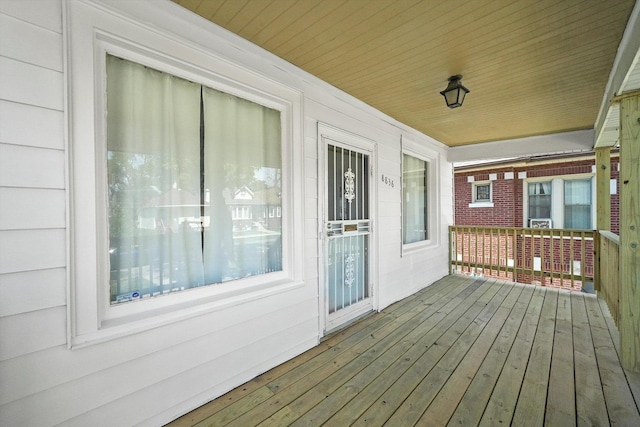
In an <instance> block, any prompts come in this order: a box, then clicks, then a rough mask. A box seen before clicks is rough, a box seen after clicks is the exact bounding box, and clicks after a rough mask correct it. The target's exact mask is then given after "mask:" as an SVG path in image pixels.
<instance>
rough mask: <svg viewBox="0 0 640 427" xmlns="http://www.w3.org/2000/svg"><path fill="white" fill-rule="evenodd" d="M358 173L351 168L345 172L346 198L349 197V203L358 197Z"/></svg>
mask: <svg viewBox="0 0 640 427" xmlns="http://www.w3.org/2000/svg"><path fill="white" fill-rule="evenodd" d="M355 177H356V174H354V173H353V171H352V170H351V168H349V169H347V171H346V172H345V173H344V198H345V199H347V201H348V202H349V204H351V202H352V201H353V199H355V198H356V194H355V192H354V190H355V188H356V181H355V179H354V178H355Z"/></svg>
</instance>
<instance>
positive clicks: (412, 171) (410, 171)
mask: <svg viewBox="0 0 640 427" xmlns="http://www.w3.org/2000/svg"><path fill="white" fill-rule="evenodd" d="M428 167H429V163H428V162H426V161H424V160H422V159H419V158H417V157H413V156H410V155H408V154H403V157H402V242H403V243H404V244H407V243H415V242H420V241H423V240H428V239H429V215H428V189H429V186H428V176H429V174H428Z"/></svg>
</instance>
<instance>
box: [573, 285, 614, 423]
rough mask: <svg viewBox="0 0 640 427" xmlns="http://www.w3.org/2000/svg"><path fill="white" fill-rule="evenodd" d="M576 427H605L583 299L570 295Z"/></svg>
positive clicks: (598, 381) (602, 402)
mask: <svg viewBox="0 0 640 427" xmlns="http://www.w3.org/2000/svg"><path fill="white" fill-rule="evenodd" d="M571 315H572V316H573V349H574V356H573V357H574V361H575V362H574V363H575V378H576V413H577V425H578V426H602V425H608V423H609V418H608V416H607V406H606V404H605V401H604V393H603V392H602V383H601V382H600V372H599V370H598V363H597V359H596V354H595V350H594V348H593V340H592V338H591V329H590V327H589V320H588V318H587V310H586V307H585V304H584V296H582V295H571Z"/></svg>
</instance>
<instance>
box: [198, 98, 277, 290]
mask: <svg viewBox="0 0 640 427" xmlns="http://www.w3.org/2000/svg"><path fill="white" fill-rule="evenodd" d="M203 102H204V128H205V133H204V158H205V166H204V177H205V178H204V187H205V189H206V191H207V194H210V203H209V204H208V205H207V206H206V212H205V216H207V217H210V218H211V227H209V228H207V229H205V233H204V257H205V260H207V266H206V273H205V274H206V281H207V283H217V282H221V281H225V280H231V279H237V278H241V277H245V276H250V275H254V274H260V273H263V272H269V271H276V270H279V269H281V266H280V265H274V263H278V264H279V262H280V256H281V255H280V254H281V246H282V243H281V239H280V230H281V228H282V227H281V222H280V221H281V218H279V217H267V216H266V215H264V212H265V208H267V212H268V209H275V208H276V207H281V201H280V192H281V183H280V178H281V170H280V165H281V163H282V156H281V149H280V147H281V137H280V135H281V129H280V127H281V125H280V112H279V111H277V110H273V109H270V108H267V107H264V106H262V105H259V104H256V103H254V102H251V101H247V100H245V99H242V98H238V97H236V96H233V95H230V94H227V93H224V92H220V91H217V90H214V89H210V88H207V87H205V88H204V89H203ZM256 180H257V181H261V182H259V183H257V185H256ZM240 193H242V195H241V196H240ZM236 195H238V196H236ZM233 210H239V211H242V212H245V213H246V214H243V215H242V216H241V217H239V218H237V219H238V220H241V221H234V220H232V217H231V212H232V211H233Z"/></svg>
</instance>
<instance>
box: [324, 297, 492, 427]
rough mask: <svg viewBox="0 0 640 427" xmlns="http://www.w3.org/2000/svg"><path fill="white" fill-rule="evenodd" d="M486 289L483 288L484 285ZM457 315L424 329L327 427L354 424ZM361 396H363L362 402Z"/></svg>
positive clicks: (461, 305)
mask: <svg viewBox="0 0 640 427" xmlns="http://www.w3.org/2000/svg"><path fill="white" fill-rule="evenodd" d="M485 286H486V285H485ZM482 292H485V290H479V291H478V293H477V294H476V296H474V295H470V296H469V298H467V300H466V301H465V302H464V303H463V304H460V305H459V307H458V310H459V311H460V310H463V309H465V307H468V306H469V307H470V306H471V304H472V302H473V299H474V298H475V297H477V295H480V294H481V293H482ZM488 296H490V294H489V293H486V292H485V293H484V295H483V296H481V297H480V298H481V299H482V298H488ZM459 316H460V314H459V313H458V312H450V313H449V314H448V315H447V316H446V317H444V318H442V320H441V321H440V322H439V323H438V324H436V325H434V326H433V327H427V325H424V326H423V327H422V328H421V330H420V333H421V334H422V337H421V338H420V339H419V340H418V341H417V342H416V343H415V345H414V346H412V347H411V349H409V350H408V351H407V352H406V353H405V354H404V355H403V356H402V357H401V359H399V361H398V362H397V363H395V364H393V365H390V366H389V367H388V368H387V369H386V370H385V371H384V372H383V373H382V374H381V375H379V376H378V377H377V378H375V379H374V380H373V381H371V382H370V383H369V384H368V385H367V386H366V387H365V388H364V389H363V390H362V391H361V393H360V394H359V395H358V398H357V399H353V400H351V401H349V402H348V403H347V404H346V405H345V406H343V407H342V408H340V410H338V411H337V412H336V413H335V414H334V415H333V417H332V418H331V419H330V420H328V422H327V425H329V426H331V425H335V426H343V425H349V424H351V423H352V422H354V421H355V420H356V419H357V418H358V417H359V416H360V415H361V414H362V413H363V412H364V411H365V410H367V409H368V408H369V406H371V402H372V401H373V400H375V399H376V398H379V397H380V396H382V395H383V393H385V391H386V390H387V389H388V388H389V387H391V386H392V385H393V384H394V383H395V382H396V381H397V380H398V378H400V377H401V376H402V375H403V374H405V373H406V372H407V371H408V370H409V369H410V368H411V367H412V365H413V364H414V363H416V361H417V360H418V359H419V358H420V357H421V356H422V355H423V354H424V353H425V352H426V351H427V350H428V349H429V348H430V346H431V345H433V343H435V342H436V341H437V340H438V339H440V337H441V336H442V334H444V332H445V331H446V329H447V328H449V327H450V326H451V325H452V323H453V321H454V320H456V319H458V318H459ZM362 396H366V398H363V397H362Z"/></svg>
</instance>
